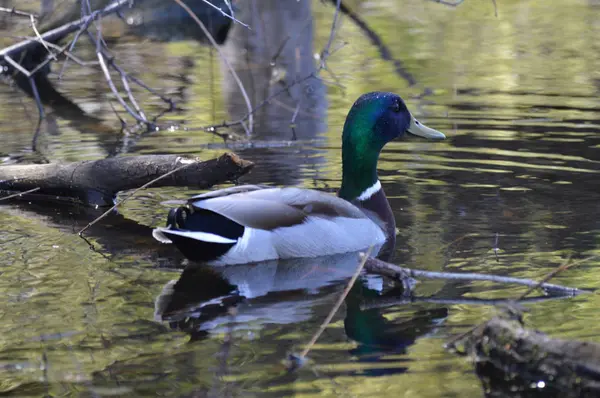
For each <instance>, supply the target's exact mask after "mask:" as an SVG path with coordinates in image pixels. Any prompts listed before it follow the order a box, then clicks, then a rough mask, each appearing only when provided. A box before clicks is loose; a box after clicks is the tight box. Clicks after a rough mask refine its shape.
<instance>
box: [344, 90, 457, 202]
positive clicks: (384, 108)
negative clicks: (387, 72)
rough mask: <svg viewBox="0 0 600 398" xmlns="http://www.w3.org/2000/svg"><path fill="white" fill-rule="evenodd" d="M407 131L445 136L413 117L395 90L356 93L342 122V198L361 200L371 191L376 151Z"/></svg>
mask: <svg viewBox="0 0 600 398" xmlns="http://www.w3.org/2000/svg"><path fill="white" fill-rule="evenodd" d="M407 133H409V134H412V135H416V136H420V137H424V138H428V139H433V140H443V139H444V138H446V136H445V135H444V134H442V133H440V132H439V131H437V130H434V129H432V128H429V127H427V126H425V125H424V124H422V123H421V122H419V121H418V120H416V119H415V118H414V117H413V116H412V115H411V114H410V112H409V111H408V108H407V107H406V104H405V103H404V101H403V100H402V98H400V96H399V95H397V94H394V93H385V92H373V93H368V94H363V95H362V96H360V98H359V99H358V100H356V102H355V103H354V105H352V108H351V109H350V112H349V113H348V116H347V117H346V123H345V124H344V133H343V136H342V165H343V175H342V187H341V189H340V192H339V196H340V197H342V198H344V199H346V200H354V199H357V198H358V199H361V200H364V199H365V198H367V199H368V197H369V196H370V195H372V194H373V193H375V192H376V191H377V189H376V188H377V187H378V185H379V184H378V183H379V180H378V179H377V160H378V159H379V152H381V149H382V148H383V147H384V145H385V144H387V143H388V142H390V141H391V140H393V139H396V138H402V137H404V136H406V135H407ZM369 193H370V195H369Z"/></svg>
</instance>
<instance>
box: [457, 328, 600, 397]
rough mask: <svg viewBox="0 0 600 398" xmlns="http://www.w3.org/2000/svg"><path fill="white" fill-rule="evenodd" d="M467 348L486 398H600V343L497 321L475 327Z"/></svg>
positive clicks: (466, 343)
mask: <svg viewBox="0 0 600 398" xmlns="http://www.w3.org/2000/svg"><path fill="white" fill-rule="evenodd" d="M465 347H466V349H467V353H469V354H470V355H471V356H473V357H474V358H475V362H476V369H477V374H478V376H479V377H480V379H481V380H482V382H483V384H484V388H485V390H486V392H487V394H486V396H492V397H496V396H507V395H509V396H511V397H525V396H526V397H534V396H540V397H555V396H560V397H561V398H567V397H598V396H600V344H595V343H588V342H580V341H573V340H562V339H555V338H551V337H549V336H547V335H545V334H544V333H541V332H538V331H535V330H529V329H526V328H524V327H523V325H522V323H521V322H520V320H518V319H504V318H498V317H497V318H493V319H492V320H490V321H489V322H487V323H485V324H483V325H481V326H480V327H478V328H476V329H475V330H474V331H473V333H472V334H471V335H470V336H469V337H468V338H467V340H466V341H465Z"/></svg>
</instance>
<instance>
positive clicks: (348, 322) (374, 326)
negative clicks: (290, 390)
mask: <svg viewBox="0 0 600 398" xmlns="http://www.w3.org/2000/svg"><path fill="white" fill-rule="evenodd" d="M358 265H359V257H358V255H357V253H346V254H342V255H334V256H326V257H320V258H312V259H293V260H279V261H269V262H264V263H257V264H248V265H233V266H228V267H210V268H209V267H204V266H201V265H192V266H188V268H186V269H185V270H184V271H183V273H182V274H181V277H180V278H179V279H178V280H176V281H175V280H174V281H171V282H169V283H168V284H167V285H165V287H164V289H163V291H162V293H161V294H160V295H159V296H158V297H157V299H156V301H155V320H157V321H160V322H168V323H169V325H170V327H171V328H172V329H174V330H180V331H184V332H186V333H188V334H189V335H190V337H191V339H190V341H198V340H203V339H206V338H209V337H210V335H211V334H221V333H226V332H227V331H228V330H230V329H229V328H233V330H234V331H235V332H237V333H242V334H246V333H251V334H255V333H256V332H258V331H259V330H261V329H263V328H265V327H268V326H269V325H271V326H272V325H297V326H294V328H296V327H298V328H300V329H303V330H304V329H306V327H305V326H300V325H302V324H306V323H307V322H310V321H311V320H313V319H315V318H318V322H320V321H321V320H322V319H324V318H325V316H326V312H327V311H328V310H329V306H330V305H331V304H330V303H333V302H334V301H335V297H337V296H338V295H339V294H340V293H341V287H342V286H344V285H345V282H346V281H347V280H348V279H349V278H350V277H351V276H352V275H353V273H354V272H355V271H356V267H357V266H358ZM387 283H388V281H386V280H384V279H383V278H381V277H379V276H362V277H360V278H359V279H358V280H357V281H356V283H355V285H354V287H353V288H352V289H351V290H350V293H349V294H348V296H347V297H346V300H345V316H344V331H345V333H346V335H347V337H348V338H350V339H352V340H354V341H355V342H356V343H357V346H356V347H355V348H354V349H352V350H350V351H349V354H351V355H353V356H357V361H359V362H381V361H382V357H383V356H385V355H389V354H404V353H406V349H407V347H409V346H411V345H412V344H414V343H415V341H416V340H417V339H418V338H419V337H421V336H424V335H427V334H430V333H432V332H434V331H435V329H436V327H437V326H438V325H439V323H440V322H442V321H443V320H444V319H445V318H446V316H447V314H448V312H447V309H446V308H437V309H432V310H423V311H413V312H407V313H406V316H399V317H398V318H396V319H394V320H393V321H389V320H387V319H386V318H385V317H384V314H383V312H382V311H383V310H381V309H366V310H365V309H362V308H361V305H362V304H363V303H365V301H367V300H370V301H373V300H376V299H377V298H378V297H392V296H393V297H397V296H398V295H401V294H402V293H403V292H402V291H401V288H398V287H394V286H386V284H387ZM230 307H235V309H236V315H235V317H232V316H231V315H230V313H229V308H230ZM324 308H326V309H325V310H324ZM341 311H343V309H342V310H341ZM310 324H311V325H314V324H315V323H314V322H310ZM312 332H313V331H312V330H310V331H309V332H307V333H306V334H305V335H303V337H305V338H306V340H308V339H309V338H310V335H311V333H312ZM304 343H305V342H304V341H302V342H294V345H295V346H300V345H301V344H304ZM290 349H291V347H290ZM369 368H370V369H365V370H361V371H360V373H361V374H368V375H370V376H380V375H384V374H390V373H398V372H404V371H405V370H406V368H405V367H398V366H389V363H387V362H385V361H384V362H382V363H381V366H380V367H376V368H373V367H372V366H370V367H369ZM351 372H353V373H354V371H351Z"/></svg>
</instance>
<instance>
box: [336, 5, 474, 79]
mask: <svg viewBox="0 0 600 398" xmlns="http://www.w3.org/2000/svg"><path fill="white" fill-rule="evenodd" d="M331 1H333V2H335V1H336V0H331ZM434 1H435V0H434ZM462 1H464V0H462ZM339 7H340V11H342V13H344V14H346V15H347V16H348V17H349V18H350V19H351V20H352V22H354V23H355V24H356V26H358V27H359V28H360V29H361V30H362V31H363V32H364V34H365V35H366V36H367V38H368V39H369V40H370V41H371V44H373V45H374V46H375V47H376V48H377V49H378V50H379V54H380V55H381V58H382V59H384V60H386V61H390V62H391V63H392V64H393V65H394V69H395V70H396V74H397V75H398V76H400V77H401V78H402V79H404V80H406V82H407V83H408V85H409V86H414V85H415V84H417V80H416V79H415V78H414V76H413V75H412V74H411V73H410V72H409V71H407V70H406V68H404V65H402V61H400V60H398V59H396V58H394V56H393V55H392V52H391V50H390V49H389V47H388V46H387V45H386V44H385V43H384V42H383V40H381V38H380V37H379V35H378V34H377V33H376V32H375V31H374V30H373V29H371V27H370V26H369V24H367V22H366V21H365V20H364V19H362V18H361V17H360V16H359V15H358V14H356V13H355V12H354V11H352V10H351V9H350V8H349V7H348V6H346V4H345V3H341V2H340V6H339Z"/></svg>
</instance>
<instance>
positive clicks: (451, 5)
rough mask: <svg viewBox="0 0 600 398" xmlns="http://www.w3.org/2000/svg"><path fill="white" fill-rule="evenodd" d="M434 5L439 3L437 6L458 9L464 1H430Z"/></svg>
mask: <svg viewBox="0 0 600 398" xmlns="http://www.w3.org/2000/svg"><path fill="white" fill-rule="evenodd" d="M431 1H433V2H434V3H439V4H443V5H445V6H450V7H458V6H459V5H461V4H462V3H463V2H464V1H465V0H457V1H455V2H452V1H445V0H431Z"/></svg>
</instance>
